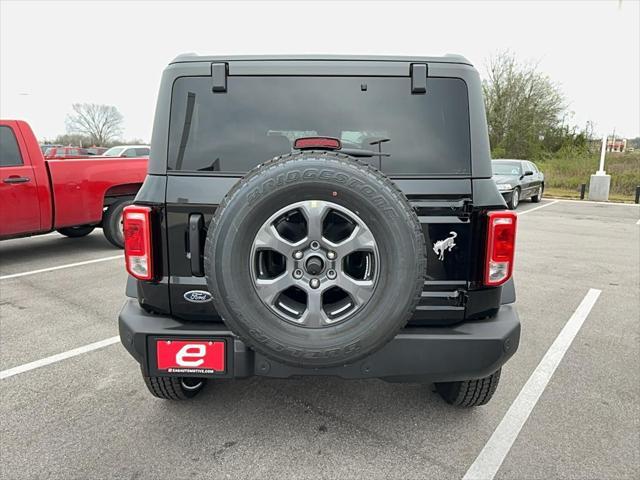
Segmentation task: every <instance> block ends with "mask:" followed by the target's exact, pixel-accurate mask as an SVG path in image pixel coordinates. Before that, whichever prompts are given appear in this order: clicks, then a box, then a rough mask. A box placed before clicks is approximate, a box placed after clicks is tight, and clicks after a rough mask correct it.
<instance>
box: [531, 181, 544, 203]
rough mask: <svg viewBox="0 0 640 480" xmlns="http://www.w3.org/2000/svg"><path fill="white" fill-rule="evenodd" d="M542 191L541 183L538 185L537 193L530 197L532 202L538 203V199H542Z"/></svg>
mask: <svg viewBox="0 0 640 480" xmlns="http://www.w3.org/2000/svg"><path fill="white" fill-rule="evenodd" d="M543 191H544V187H543V186H542V185H540V186H539V187H538V193H537V194H535V195H534V196H533V197H531V201H532V202H533V203H538V202H540V200H542V192H543Z"/></svg>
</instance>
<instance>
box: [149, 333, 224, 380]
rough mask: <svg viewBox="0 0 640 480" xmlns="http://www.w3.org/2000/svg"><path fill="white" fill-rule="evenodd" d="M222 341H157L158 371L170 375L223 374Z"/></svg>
mask: <svg viewBox="0 0 640 480" xmlns="http://www.w3.org/2000/svg"><path fill="white" fill-rule="evenodd" d="M224 354H225V352H224V341H222V340H157V341H156V355H157V360H158V370H164V371H167V372H170V373H180V372H184V373H218V372H224Z"/></svg>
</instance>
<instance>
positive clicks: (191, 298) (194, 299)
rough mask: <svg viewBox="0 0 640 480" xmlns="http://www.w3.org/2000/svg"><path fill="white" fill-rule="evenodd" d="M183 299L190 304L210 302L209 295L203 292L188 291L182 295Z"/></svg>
mask: <svg viewBox="0 0 640 480" xmlns="http://www.w3.org/2000/svg"><path fill="white" fill-rule="evenodd" d="M184 299H185V300H186V301H187V302H191V303H207V302H210V301H211V294H210V293H209V292H207V291H205V290H189V291H188V292H185V293H184Z"/></svg>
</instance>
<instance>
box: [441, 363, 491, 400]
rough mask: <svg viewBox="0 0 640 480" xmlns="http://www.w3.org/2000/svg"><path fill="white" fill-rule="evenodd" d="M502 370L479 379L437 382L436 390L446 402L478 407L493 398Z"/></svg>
mask: <svg viewBox="0 0 640 480" xmlns="http://www.w3.org/2000/svg"><path fill="white" fill-rule="evenodd" d="M499 381H500V370H498V371H497V372H495V373H492V374H491V375H489V376H488V377H485V378H481V379H479V380H464V381H460V382H446V383H436V390H438V393H439V394H440V396H441V397H442V398H443V399H444V401H445V402H447V403H449V404H451V405H455V406H457V407H477V406H480V405H485V404H486V403H488V402H489V400H491V397H493V394H494V393H495V391H496V388H498V382H499Z"/></svg>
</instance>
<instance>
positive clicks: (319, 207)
mask: <svg viewBox="0 0 640 480" xmlns="http://www.w3.org/2000/svg"><path fill="white" fill-rule="evenodd" d="M300 210H301V211H302V214H303V215H304V217H305V219H306V220H307V241H311V240H320V239H321V238H322V222H323V220H324V217H325V214H326V213H327V210H328V207H327V204H326V202H323V201H320V200H309V201H308V202H304V203H303V204H302V205H301V207H300Z"/></svg>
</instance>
